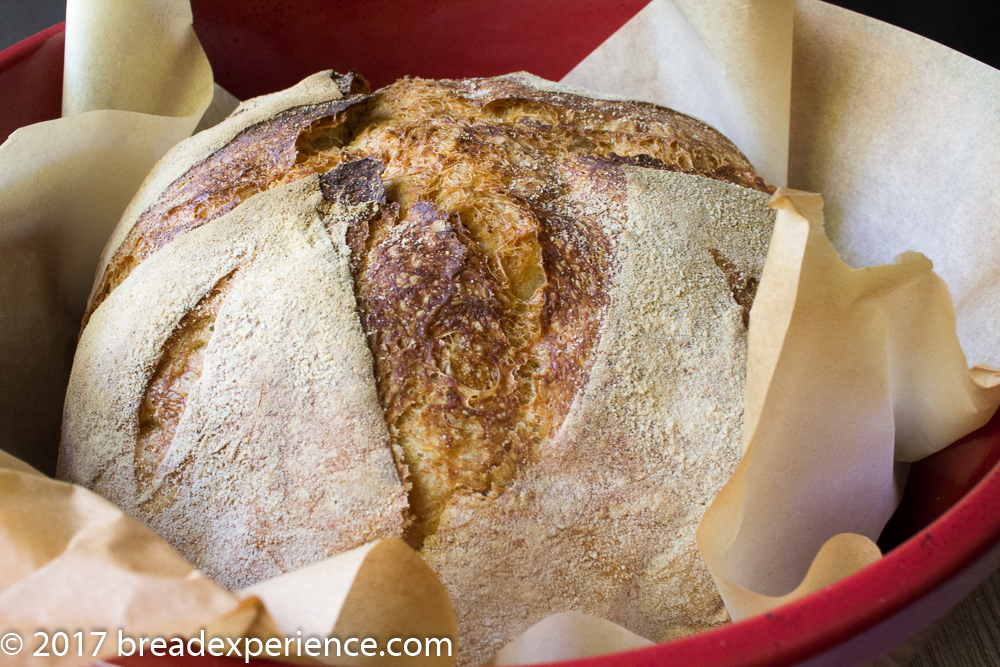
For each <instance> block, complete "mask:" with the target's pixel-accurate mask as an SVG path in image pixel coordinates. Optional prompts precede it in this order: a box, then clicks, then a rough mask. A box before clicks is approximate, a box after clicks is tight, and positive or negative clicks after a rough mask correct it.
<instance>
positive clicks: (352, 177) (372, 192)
mask: <svg viewBox="0 0 1000 667" xmlns="http://www.w3.org/2000/svg"><path fill="white" fill-rule="evenodd" d="M383 171H385V165H384V164H382V163H381V162H379V161H378V160H375V159H372V158H364V159H361V160H355V161H354V162H348V163H346V164H342V165H340V166H339V167H337V168H335V169H333V170H332V171H329V172H327V173H325V174H323V175H322V176H320V177H319V185H320V190H322V192H323V196H324V197H325V198H326V199H328V200H329V201H340V202H343V203H344V205H345V206H359V205H361V204H365V203H368V202H371V203H375V204H384V203H385V186H384V185H383V184H382V172H383Z"/></svg>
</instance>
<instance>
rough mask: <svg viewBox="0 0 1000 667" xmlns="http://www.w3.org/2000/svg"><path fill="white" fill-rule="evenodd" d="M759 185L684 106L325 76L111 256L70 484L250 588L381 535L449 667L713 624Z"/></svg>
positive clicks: (164, 204)
mask: <svg viewBox="0 0 1000 667" xmlns="http://www.w3.org/2000/svg"><path fill="white" fill-rule="evenodd" d="M767 191H768V187H767V186H766V185H765V184H764V182H763V180H762V179H761V178H760V177H759V176H758V175H757V174H756V173H755V172H754V170H753V167H752V166H751V165H750V164H749V163H748V162H747V160H746V158H745V157H744V156H743V155H742V154H741V153H740V152H739V151H738V150H737V149H736V148H735V146H733V145H732V143H730V142H729V141H728V140H727V139H726V138H725V137H723V136H722V135H720V134H719V133H718V132H717V131H715V130H713V129H712V128H710V127H708V126H707V125H705V124H704V123H702V122H700V121H698V120H695V119H692V118H690V117H687V116H684V115H682V114H679V113H676V112H673V111H670V110H668V109H664V108H661V107H657V106H654V105H651V104H646V103H640V102H635V101H628V100H621V99H611V98H597V97H594V96H591V95H589V94H585V93H582V92H581V91H572V90H569V89H565V88H562V87H559V86H556V85H555V84H552V83H550V82H546V81H543V80H541V79H537V78H534V77H531V76H530V75H524V74H519V75H511V76H506V77H498V78H492V79H466V80H454V81H429V80H421V79H404V80H401V81H398V82H396V83H395V84H392V85H391V86H388V87H386V88H384V89H382V90H379V91H377V92H375V93H370V92H369V91H368V89H367V84H366V83H365V82H364V81H363V80H362V79H361V78H360V77H358V76H357V75H354V74H349V75H346V76H341V75H337V74H334V73H330V72H325V73H320V74H317V75H315V76H312V77H310V78H308V79H306V80H305V81H303V82H302V83H300V84H298V85H297V86H295V87H293V88H291V89H289V90H286V91H283V92H280V93H276V94H274V95H269V96H266V97H261V98H257V99H253V100H250V101H248V102H245V103H244V104H242V105H241V106H240V107H239V109H237V111H236V112H235V113H233V115H232V116H230V117H229V118H228V119H227V120H226V121H224V122H223V123H222V124H220V125H218V126H216V127H214V128H212V129H210V130H208V131H206V132H203V133H201V134H199V135H197V136H195V137H192V138H191V139H189V140H187V141H185V142H184V143H182V144H180V145H179V146H177V147H176V148H175V149H174V150H172V151H171V152H170V153H169V154H168V155H167V156H166V157H165V158H164V159H163V160H162V161H161V163H160V164H159V165H158V166H157V167H156V168H155V169H154V171H153V172H152V174H151V175H150V176H149V177H148V178H147V180H146V182H145V184H144V185H143V187H142V189H141V190H140V192H139V193H138V194H137V195H136V198H135V200H134V201H133V202H132V204H131V205H130V207H129V209H128V211H126V213H125V216H124V217H123V219H122V221H121V223H120V225H119V226H118V228H117V230H116V231H115V233H114V235H113V237H112V239H111V241H110V242H109V244H108V246H107V248H106V250H105V254H104V257H103V258H102V263H101V266H100V268H99V270H98V274H97V279H96V283H95V287H94V291H93V293H92V297H91V300H90V304H89V307H88V310H87V314H86V317H85V321H84V327H83V331H82V334H81V338H80V343H79V346H78V350H77V353H76V359H75V363H74V367H73V372H72V377H71V380H70V385H69V390H68V393H67V398H66V407H65V414H64V428H63V443H62V449H61V452H60V464H59V468H60V475H61V476H62V477H63V478H65V479H68V480H71V481H74V482H77V483H79V484H83V485H84V486H87V487H89V488H92V489H94V490H96V491H97V492H99V493H100V494H102V495H104V496H105V497H107V498H109V499H110V500H112V501H114V502H115V503H117V504H118V505H120V506H121V507H122V508H124V509H125V510H126V511H128V512H130V513H131V514H133V515H134V516H136V517H138V518H139V519H141V520H142V521H144V522H145V523H147V524H148V525H149V526H150V527H151V528H153V529H154V530H156V531H157V532H158V533H159V534H160V535H162V536H163V537H164V538H165V539H166V540H167V541H168V542H170V543H171V544H172V545H174V546H175V547H176V548H177V549H178V550H179V551H180V552H181V553H182V554H183V555H184V556H185V557H186V558H188V559H189V560H190V561H191V562H192V563H194V564H195V565H197V566H198V567H200V568H201V569H203V570H204V571H206V572H207V573H208V574H209V575H211V576H212V577H213V578H215V579H216V580H217V581H219V582H220V583H222V584H224V585H226V586H229V587H232V588H240V587H245V586H247V585H250V584H253V583H256V582H258V581H260V580H263V579H266V578H269V577H271V576H274V575H277V574H280V573H282V572H286V571H290V570H293V569H296V568H298V567H301V566H303V565H307V564H309V563H312V562H314V561H317V560H320V559H323V558H326V557H328V556H331V555H333V554H336V553H338V552H341V551H344V550H346V549H350V548H353V547H356V546H360V545H362V544H364V543H366V542H368V541H371V540H373V539H377V538H380V537H385V536H399V537H403V538H405V539H406V540H407V541H408V542H409V543H410V544H411V545H412V546H413V547H414V548H415V549H418V550H420V551H421V553H422V554H423V556H424V558H426V559H427V561H428V562H429V563H430V564H431V566H432V567H433V568H434V569H435V570H436V571H437V572H438V574H439V576H440V577H441V580H442V581H443V583H444V584H445V586H446V587H447V588H448V591H449V593H450V595H451V597H452V600H453V603H454V605H455V608H456V612H457V614H458V616H459V619H460V627H461V631H462V648H461V651H462V652H461V661H462V662H476V661H482V660H485V659H487V658H489V657H490V655H491V654H492V652H493V651H495V650H496V649H497V648H498V647H499V645H501V644H502V643H503V642H505V641H507V640H509V639H510V638H512V637H513V636H515V635H516V634H517V633H519V632H521V631H523V630H524V629H526V628H527V627H528V626H529V625H531V624H532V623H534V622H536V621H538V620H540V619H541V618H542V617H544V616H545V615H547V614H550V613H554V612H559V611H566V610H577V611H583V612H588V613H593V614H597V615H599V616H603V617H605V618H608V619H610V620H613V621H616V622H618V623H621V624H623V625H625V626H626V627H629V628H630V629H632V630H633V631H635V632H638V633H640V634H643V635H645V636H648V637H650V638H652V639H654V640H662V639H667V638H670V637H673V636H678V635H682V634H686V633H689V632H692V631H696V630H699V629H703V628H706V627H710V626H712V625H715V624H718V623H720V622H723V621H724V620H725V611H724V608H723V606H722V604H721V602H720V600H719V598H718V595H717V594H716V593H715V592H714V587H713V586H712V584H711V580H710V577H709V576H708V574H707V571H706V569H705V568H704V566H703V565H702V564H701V561H700V559H699V557H698V554H697V551H696V547H695V545H694V528H695V526H696V524H697V522H698V520H699V519H700V516H701V512H702V511H703V509H704V505H705V504H706V503H707V502H708V501H709V500H710V499H711V498H712V497H713V496H714V494H715V493H716V491H717V490H718V489H719V488H720V487H721V485H722V483H723V482H724V481H725V480H726V479H727V478H728V476H729V474H730V473H731V471H732V469H733V468H734V466H735V464H736V462H737V460H738V458H739V437H740V421H741V417H742V394H743V377H744V362H745V347H746V326H747V321H748V320H747V317H748V312H749V308H750V305H751V303H752V299H753V295H754V291H755V287H756V280H757V277H758V276H759V273H760V270H761V267H762V265H763V259H764V254H765V251H766V245H767V241H768V239H769V236H770V224H771V220H772V218H771V216H770V212H769V211H768V209H767V199H768V197H767Z"/></svg>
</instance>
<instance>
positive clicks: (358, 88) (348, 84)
mask: <svg viewBox="0 0 1000 667" xmlns="http://www.w3.org/2000/svg"><path fill="white" fill-rule="evenodd" d="M330 78H331V79H332V80H333V82H334V83H335V84H336V85H337V90H339V91H340V94H341V95H343V96H345V97H347V96H348V95H367V94H368V93H370V92H372V89H371V84H369V83H368V79H366V78H365V77H363V76H361V74H359V73H358V72H357V71H356V70H353V69H352V70H351V71H350V72H348V73H347V74H340V73H339V72H330Z"/></svg>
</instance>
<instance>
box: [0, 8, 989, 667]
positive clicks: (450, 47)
mask: <svg viewBox="0 0 1000 667" xmlns="http://www.w3.org/2000/svg"><path fill="white" fill-rule="evenodd" d="M647 1H648V0H614V1H612V0H590V1H588V2H581V1H580V0H536V1H535V2H532V3H519V4H518V5H517V6H516V7H514V8H511V9H510V10H504V11H503V12H497V10H496V5H495V3H493V2H492V0H465V1H464V2H461V3H456V2H448V1H447V0H368V1H366V2H363V3H362V2H347V1H342V2H325V1H321V0H302V1H300V2H296V3H288V2H277V1H274V2H267V1H264V0H260V1H257V2H241V3H237V4H234V3H229V2H225V1H224V0H193V1H192V5H193V9H194V13H195V29H196V31H197V32H198V35H199V37H200V39H201V41H202V44H203V45H204V47H205V51H206V52H207V53H208V56H209V59H210V60H211V62H212V66H213V69H214V72H215V76H216V81H218V83H219V84H220V85H222V86H223V87H225V88H227V89H228V90H230V91H231V92H233V93H234V94H235V95H237V96H238V97H240V98H242V99H245V98H247V97H250V96H253V95H259V94H262V93H266V92H271V91H274V90H278V89H281V88H284V87H287V86H288V85H290V84H292V83H294V82H296V81H298V80H299V79H301V78H303V77H304V76H306V75H308V74H311V73H312V72H315V71H317V70H320V69H324V68H332V69H336V70H339V71H347V70H350V69H358V70H359V71H360V72H362V73H363V74H364V75H365V76H367V77H368V78H369V79H371V81H372V82H373V84H374V85H376V86H378V85H382V84H385V83H388V82H390V81H392V80H394V79H396V78H398V77H399V76H402V75H405V74H412V75H419V76H428V77H462V76H490V75H496V74H501V73H506V72H510V71H516V70H521V69H524V70H530V71H532V72H534V73H536V74H539V75H541V76H545V77H547V78H550V79H559V78H561V77H562V76H563V75H565V74H566V73H567V72H568V71H569V70H570V69H571V68H572V67H573V66H574V65H575V64H576V63H577V62H579V61H580V60H581V59H582V58H583V57H584V56H586V55H587V54H588V53H589V52H590V51H591V50H593V49H594V48H595V47H596V46H598V45H599V44H600V43H601V42H602V41H604V40H605V39H606V38H607V37H608V36H610V35H611V34H612V33H613V32H614V31H615V30H617V29H618V27H620V26H621V25H622V24H623V23H625V22H626V21H627V20H628V19H629V18H631V17H632V16H633V15H635V13H636V12H638V11H639V10H640V9H641V8H642V7H643V6H644V5H645V4H646V2H647ZM289 4H291V5H293V6H294V11H293V10H291V9H289V7H288V5H289ZM62 46H63V25H62V24H60V25H57V26H53V27H52V28H50V29H48V30H46V31H43V32H41V33H38V34H37V35H35V36H33V37H31V38H29V39H26V40H24V41H22V42H20V43H18V44H16V45H14V46H12V47H10V48H9V49H6V50H5V51H2V52H0V137H6V135H7V134H8V133H10V132H11V131H13V130H14V129H16V128H17V127H20V126H23V125H27V124H29V123H34V122H39V121H42V120H49V119H52V118H56V117H58V115H59V107H60V93H61V86H62ZM998 461H1000V416H995V417H994V418H993V419H992V421H991V422H990V423H989V424H988V425H987V426H985V427H984V428H982V429H980V430H979V431H977V432H976V433H973V434H971V435H969V436H967V437H966V438H963V439H962V440H961V441H959V442H957V443H955V444H953V445H952V446H951V447H949V448H947V449H946V450H944V451H942V452H939V453H938V454H936V455H934V456H932V457H929V458H927V459H925V460H923V461H921V462H919V463H917V464H916V465H915V466H914V469H913V472H912V473H911V476H910V482H909V487H908V489H907V493H906V495H905V497H904V500H903V503H902V505H901V506H900V508H899V510H898V511H897V513H896V515H895V516H894V517H893V519H892V520H891V521H890V523H889V525H888V526H887V527H886V530H885V532H884V533H883V536H882V539H881V541H880V545H881V546H882V548H883V550H884V551H886V552H887V553H886V556H885V558H883V559H882V560H881V561H879V562H877V563H875V564H873V565H871V566H869V567H867V568H865V569H864V570H862V571H861V572H858V573H856V574H854V575H853V576H851V577H848V578H846V579H844V580H842V581H840V582H838V583H836V584H834V585H832V586H829V587H827V588H826V589H824V590H822V591H819V592H817V593H815V594H813V595H810V596H808V597H806V598H804V599H802V600H799V601H797V602H794V603H792V604H789V605H786V606H784V607H781V608H779V609H776V610H774V611H773V612H771V613H768V614H765V615H762V616H758V617H755V618H751V619H748V620H745V621H742V622H740V623H734V624H731V625H728V626H725V627H722V628H719V629H717V630H714V631H711V632H706V633H702V634H698V635H694V636H691V637H686V638H684V639H680V640H676V641H672V642H668V643H665V644H659V645H656V646H651V647H649V648H646V649H642V650H637V651H631V652H628V653H621V654H615V655H609V656H601V657H599V658H593V659H589V660H583V661H578V662H575V663H572V664H574V665H576V666H577V667H585V666H597V665H604V666H607V665H654V664H678V665H688V666H691V667H697V666H706V667H707V666H709V665H712V666H713V667H724V666H732V667H736V666H740V667H749V666H751V665H774V666H781V665H793V664H799V665H809V666H810V667H812V666H818V665H844V664H852V663H854V662H856V661H859V660H863V659H866V658H871V657H874V656H876V655H879V654H881V653H883V652H885V651H886V650H888V649H890V648H892V647H893V646H895V645H897V644H898V643H900V642H902V641H904V640H905V639H906V638H908V637H910V636H911V635H913V634H914V633H916V632H919V631H920V630H922V629H923V628H925V627H927V626H928V625H929V624H930V623H931V622H932V621H933V620H934V619H936V618H938V617H940V616H941V615H943V614H944V613H945V612H946V611H947V610H948V609H950V608H951V606H953V605H954V604H956V603H957V602H958V601H959V600H961V599H962V598H963V597H965V596H966V595H967V594H968V593H969V592H971V591H972V590H973V589H974V588H975V587H976V586H977V585H978V584H979V583H980V582H981V581H982V580H983V579H985V578H986V577H987V576H989V574H990V573H991V572H993V571H994V570H995V569H997V567H1000V466H998V465H997V463H998ZM119 664H121V665H149V664H152V663H151V662H149V661H148V660H147V661H143V660H137V659H123V660H121V661H119ZM156 664H172V665H187V666H190V667H195V666H202V667H208V666H209V665H216V666H218V667H226V666H229V665H235V664H237V663H235V662H232V661H231V660H227V659H222V658H205V659H191V658H188V659H166V658H160V659H156ZM256 664H260V665H265V664H273V663H267V662H265V661H258V662H257V663H256Z"/></svg>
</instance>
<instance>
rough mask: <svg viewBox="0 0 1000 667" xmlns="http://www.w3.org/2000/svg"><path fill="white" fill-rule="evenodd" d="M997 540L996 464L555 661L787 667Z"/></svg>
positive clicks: (14, 59) (15, 59)
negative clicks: (824, 574)
mask: <svg viewBox="0 0 1000 667" xmlns="http://www.w3.org/2000/svg"><path fill="white" fill-rule="evenodd" d="M64 30H65V22H62V23H58V24H56V25H53V26H52V27H50V28H47V29H45V30H43V31H41V32H38V33H36V34H34V35H32V36H31V37H28V38H26V39H24V40H22V41H20V42H18V43H16V44H13V45H12V46H10V47H8V48H6V49H4V50H2V51H0V73H3V72H6V71H8V70H10V69H12V68H14V67H16V66H17V65H18V64H19V63H20V62H21V61H23V60H25V59H26V58H28V57H30V56H31V55H32V54H33V53H34V52H35V51H36V50H37V49H38V48H40V47H41V46H42V45H43V44H44V43H45V42H46V41H48V40H49V39H51V38H52V37H53V36H55V35H58V34H59V33H62V32H63V31H64ZM994 431H995V433H994V434H993V435H992V436H991V437H994V438H996V437H1000V429H994ZM998 543H1000V463H998V464H997V465H995V466H993V468H992V469H991V470H990V471H989V472H987V473H986V475H984V477H983V478H982V479H981V480H980V481H979V482H978V483H977V484H976V485H975V486H974V487H973V488H972V489H971V490H970V491H968V492H967V493H966V494H965V495H964V496H963V497H962V498H961V499H960V500H959V501H958V502H956V503H955V504H954V505H953V506H952V507H951V508H950V509H948V510H947V511H946V512H945V513H943V514H942V515H941V516H940V517H938V518H937V519H935V520H934V521H933V522H932V523H930V525H928V526H927V527H926V528H924V529H923V530H921V531H920V532H919V533H917V534H916V535H914V536H913V537H911V538H909V539H908V540H906V541H905V542H903V543H902V544H900V545H899V546H897V547H896V548H894V549H893V550H891V551H889V552H888V553H887V554H885V556H884V557H883V558H882V559H880V560H879V561H877V562H875V563H873V564H871V565H869V566H868V567H865V568H864V569H862V570H860V571H858V572H856V573H854V574H852V575H850V576H848V577H846V578H844V579H842V580H840V581H838V582H836V583H834V584H832V585H830V586H827V587H825V588H823V589H822V590H819V591H816V592H815V593H812V594H810V595H808V596H805V597H803V598H801V599H799V600H796V601H794V602H791V603H788V604H785V605H783V606H781V607H778V608H776V609H774V610H772V611H771V612H768V613H766V614H761V615H758V616H754V617H752V618H748V619H745V620H742V621H739V622H736V623H730V624H728V625H724V626H721V627H719V628H716V629H714V630H709V631H706V632H701V633H698V634H695V635H690V636H688V637H683V638H680V639H675V640H672V641H668V642H664V643H661V644H655V645H653V646H649V647H646V648H642V649H635V650H632V651H628V652H625V653H619V654H613V655H609V656H598V657H595V658H588V659H584V660H578V661H572V662H567V663H560V664H563V665H569V664H573V665H577V666H578V667H591V666H593V667H596V666H597V665H607V664H609V663H612V664H626V663H628V664H636V663H643V664H647V663H648V664H661V663H663V662H664V661H666V660H670V661H674V662H679V664H688V665H696V664H702V665H713V666H714V667H751V666H756V665H769V666H773V667H780V666H782V665H792V664H795V663H797V662H799V661H801V660H803V659H805V658H808V657H812V656H816V655H818V654H821V653H823V652H824V651H826V650H828V649H830V648H832V647H834V646H836V645H837V644H839V643H841V642H843V641H845V640H847V639H849V638H851V637H854V636H856V635H858V634H859V633H861V632H863V631H864V630H867V629H870V628H872V627H873V626H875V625H876V624H877V623H879V622H880V621H883V620H886V619H888V618H889V617H891V616H892V615H893V614H895V613H897V612H899V611H901V610H902V609H904V608H906V607H907V606H909V605H911V604H912V603H914V602H915V601H917V600H919V599H920V598H922V597H924V596H926V595H928V594H929V593H931V592H932V591H934V590H935V589H937V588H938V587H940V586H942V585H943V584H945V583H946V582H947V581H948V580H950V579H952V578H953V577H955V576H956V575H958V574H959V573H961V572H962V571H963V570H964V569H965V568H967V567H969V566H970V565H971V564H972V563H974V562H975V561H976V560H977V559H979V558H980V557H981V556H983V554H985V553H986V552H987V551H989V549H990V548H991V547H993V546H995V545H997V544H998ZM914 573H920V574H921V576H914ZM260 664H270V663H264V662H261V663H260Z"/></svg>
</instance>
